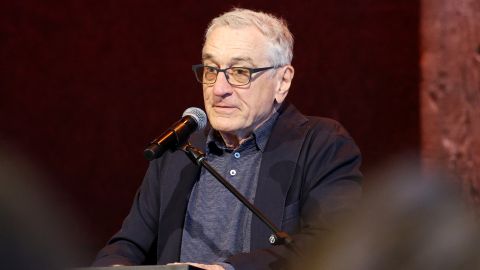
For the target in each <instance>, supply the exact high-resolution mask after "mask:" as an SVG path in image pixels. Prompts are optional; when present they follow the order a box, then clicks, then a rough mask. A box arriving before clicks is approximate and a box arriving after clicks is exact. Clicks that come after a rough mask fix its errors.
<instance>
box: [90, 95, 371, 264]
mask: <svg viewBox="0 0 480 270" xmlns="http://www.w3.org/2000/svg"><path fill="white" fill-rule="evenodd" d="M279 113H280V115H279V117H278V120H277V122H276V123H275V125H274V127H273V130H272V134H271V136H270V139H269V141H268V143H267V147H266V149H265V151H264V153H263V156H262V163H261V165H260V172H259V180H258V186H257V191H256V196H255V201H254V204H255V206H256V207H258V208H259V209H260V210H262V211H263V212H264V213H266V215H267V216H268V217H269V218H270V219H271V220H272V221H273V223H274V224H276V225H277V227H279V228H281V229H282V230H284V231H286V232H288V233H291V234H293V236H294V239H295V241H296V243H298V245H299V246H300V248H301V247H302V246H305V244H306V243H307V242H308V240H310V239H312V236H313V235H318V234H319V233H321V232H323V231H326V230H328V229H329V227H330V226H331V224H332V222H333V221H334V220H335V217H336V216H337V214H338V213H343V212H344V211H346V210H349V209H350V208H351V207H352V206H353V205H355V203H356V201H357V200H358V198H359V194H360V193H361V189H360V180H361V177H362V176H361V173H360V171H359V166H360V162H361V157H360V152H359V150H358V147H357V146H356V145H355V143H354V142H353V140H352V139H351V138H350V136H349V135H348V133H347V132H346V131H345V130H344V129H343V128H342V127H341V126H340V124H338V123H337V122H335V121H333V120H330V119H326V118H319V117H307V116H304V115H302V114H301V113H300V112H299V111H298V110H297V109H296V108H295V107H294V106H293V105H291V104H287V103H285V104H284V105H283V106H282V107H281V108H280V110H279ZM205 140H206V137H205V134H200V133H199V134H197V135H196V136H192V138H191V141H192V144H193V145H195V146H197V147H198V148H201V149H204V148H205ZM199 173H200V170H199V168H198V167H197V166H196V165H195V164H193V163H192V162H191V161H190V160H189V159H188V158H187V156H186V155H185V154H184V153H183V152H181V151H176V152H173V153H166V154H165V155H164V156H163V157H162V158H160V159H157V160H155V161H152V162H151V163H150V166H149V168H148V170H147V173H146V175H145V178H144V180H143V183H142V185H141V187H140V189H139V190H138V192H137V195H136V197H135V201H134V203H133V206H132V209H131V211H130V213H129V215H128V216H127V217H126V218H125V220H124V222H123V225H122V228H121V229H120V231H119V232H118V233H117V234H115V235H114V236H113V238H112V239H111V240H110V241H109V242H108V244H107V246H106V247H104V248H103V249H102V250H101V251H100V252H99V254H98V256H97V259H96V261H95V262H94V265H95V266H106V265H113V264H124V265H137V264H148V263H153V264H155V263H157V264H166V263H171V262H176V261H178V260H179V257H180V245H181V239H182V232H183V223H184V219H185V213H186V209H187V204H188V198H189V195H190V192H191V190H192V187H193V184H194V182H195V181H196V180H198V178H199ZM270 235H271V232H270V231H269V229H268V227H267V226H266V225H264V224H263V223H261V221H260V220H259V219H258V218H256V217H253V218H252V224H251V241H250V243H251V247H250V250H252V252H250V253H245V254H237V255H234V256H232V257H230V258H228V259H227V261H226V262H228V263H230V264H232V265H233V266H234V267H235V269H237V270H239V269H280V268H282V266H285V265H286V260H285V259H286V258H287V257H288V256H289V253H290V252H289V250H288V249H287V248H285V247H283V246H275V247H271V246H270V245H269V242H268V238H269V236H270ZM152 257H153V258H154V259H153V260H151V258H152Z"/></svg>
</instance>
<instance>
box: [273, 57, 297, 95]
mask: <svg viewBox="0 0 480 270" xmlns="http://www.w3.org/2000/svg"><path fill="white" fill-rule="evenodd" d="M279 72H280V74H279V76H280V84H279V85H278V88H277V90H276V92H275V101H277V103H282V102H283V100H285V98H286V97H287V94H288V90H289V89H290V85H291V84H292V80H293V75H294V73H295V70H294V69H293V67H292V66H291V65H286V66H283V67H281V68H280V70H279Z"/></svg>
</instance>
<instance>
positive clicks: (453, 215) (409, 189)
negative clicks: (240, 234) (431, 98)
mask: <svg viewBox="0 0 480 270" xmlns="http://www.w3.org/2000/svg"><path fill="white" fill-rule="evenodd" d="M405 160H408V161H407V162H405ZM399 164H400V165H399ZM412 164H420V163H419V162H418V161H416V159H415V158H411V157H410V158H407V159H402V160H401V161H398V160H397V162H393V164H392V165H390V166H387V169H385V170H384V171H382V172H379V173H377V174H375V177H374V178H376V179H373V180H374V181H372V182H374V183H378V184H379V185H377V186H374V187H371V188H369V189H368V191H367V194H365V198H364V201H363V203H362V205H361V206H360V207H359V209H358V211H357V212H356V213H355V214H354V215H353V216H351V217H349V218H348V219H347V220H344V223H343V224H342V226H341V227H340V228H339V229H338V230H335V231H334V232H332V233H331V235H330V236H329V237H326V238H322V239H318V243H317V244H316V245H314V246H312V247H311V248H310V249H309V255H307V256H306V257H305V258H303V259H302V261H301V262H299V263H298V264H296V267H295V268H294V269H322V270H323V269H332V270H354V269H355V270H387V269H388V270H396V269H398V270H400V269H402V270H405V269H408V270H417V269H418V270H446V269H452V270H467V269H468V270H474V269H475V270H478V269H480V256H479V255H478V254H479V250H480V228H479V226H478V223H477V221H476V220H475V218H474V211H472V209H471V208H470V206H469V205H468V204H467V203H466V199H465V198H463V197H462V195H461V187H459V185H458V183H455V182H454V181H453V180H451V179H446V177H445V176H444V175H446V174H442V173H438V172H437V173H427V172H421V169H420V168H419V167H418V165H412Z"/></svg>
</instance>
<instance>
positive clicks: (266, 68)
mask: <svg viewBox="0 0 480 270" xmlns="http://www.w3.org/2000/svg"><path fill="white" fill-rule="evenodd" d="M204 67H209V68H212V69H214V70H216V71H217V77H215V80H214V81H213V82H203V81H200V79H199V77H198V74H197V72H196V70H197V69H198V68H204ZM232 68H242V69H248V70H249V71H250V76H249V78H248V82H246V83H244V84H232V83H231V82H230V80H229V79H228V78H229V75H228V74H227V70H229V69H232ZM272 68H277V67H275V66H270V67H261V68H249V67H228V68H223V69H222V68H216V67H212V66H207V65H204V64H198V65H193V66H192V71H193V73H195V78H196V79H197V81H198V82H199V83H201V84H214V83H215V82H216V81H217V78H218V74H219V73H220V72H223V74H225V78H227V82H228V83H229V84H230V85H232V86H244V85H247V84H249V83H250V82H251V81H252V76H253V74H255V73H257V72H260V71H264V70H269V69H272ZM201 77H202V78H203V74H202V76H201Z"/></svg>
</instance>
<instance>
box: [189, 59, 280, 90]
mask: <svg viewBox="0 0 480 270" xmlns="http://www.w3.org/2000/svg"><path fill="white" fill-rule="evenodd" d="M272 68H275V67H274V66H271V67H262V68H247V67H229V68H224V69H221V68H216V67H211V66H205V65H203V64H199V65H193V66H192V70H193V72H194V73H195V77H196V78H197V81H198V82H199V83H203V84H214V83H215V82H216V81H217V76H218V73H220V72H223V73H224V74H225V77H226V78H227V81H228V83H229V84H230V85H232V86H243V85H247V84H249V83H250V81H251V80H252V75H253V74H254V73H257V72H260V71H264V70H268V69H272Z"/></svg>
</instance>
